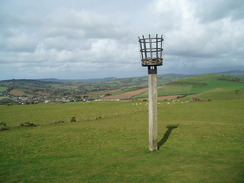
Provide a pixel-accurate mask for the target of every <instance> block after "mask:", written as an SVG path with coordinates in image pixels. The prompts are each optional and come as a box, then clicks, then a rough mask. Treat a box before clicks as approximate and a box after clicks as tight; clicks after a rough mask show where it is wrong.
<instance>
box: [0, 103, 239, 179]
mask: <svg viewBox="0 0 244 183" xmlns="http://www.w3.org/2000/svg"><path fill="white" fill-rule="evenodd" d="M145 104H146V103H145V102H141V104H140V103H139V102H137V103H136V102H98V103H96V102H89V103H70V104H46V105H44V104H43V105H24V106H0V116H1V119H0V122H6V123H7V125H8V126H10V127H12V128H11V129H10V130H7V131H0V135H1V138H0V147H1V149H0V172H1V173H0V182H4V183H10V182H25V183H26V182H27V183H28V182H30V183H33V182H59V183H60V182H77V183H78V182H140V183H141V182H166V183H167V182H170V183H174V182H182V183H189V182H190V183H191V182H206V183H229V182H244V172H243V171H244V166H243V164H244V159H243V157H244V156H243V155H244V154H243V150H244V149H243V147H244V146H243V139H244V138H243V130H244V124H243V119H244V113H243V109H244V101H243V100H229V101H212V102H191V103H179V104H170V105H168V104H167V103H163V102H162V103H161V104H160V105H159V109H158V113H159V114H158V116H159V121H158V123H159V126H158V135H159V139H158V140H160V139H161V138H162V137H163V136H164V135H165V133H166V131H167V128H166V127H167V126H168V125H176V124H178V128H175V129H173V130H172V131H171V133H170V134H168V138H167V139H166V140H167V141H166V142H165V143H164V144H163V145H162V146H161V147H160V149H159V150H158V151H155V152H149V150H148V121H147V107H146V106H145ZM72 116H76V118H78V119H79V122H76V123H70V122H69V121H70V118H71V117H72ZM96 116H103V118H99V119H97V120H96ZM87 118H89V120H86V119H87ZM56 120H64V121H65V123H62V124H50V123H53V122H54V121H56ZM25 121H30V122H33V123H36V124H39V125H40V126H37V127H25V128H17V127H16V126H18V125H19V124H20V122H25Z"/></svg>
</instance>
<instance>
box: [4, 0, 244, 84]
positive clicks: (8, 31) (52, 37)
mask: <svg viewBox="0 0 244 183" xmlns="http://www.w3.org/2000/svg"><path fill="white" fill-rule="evenodd" d="M149 34H150V35H151V36H155V35H156V34H158V35H163V36H164V51H163V59H164V61H163V66H160V67H158V74H166V73H178V74H203V73H214V72H223V71H230V70H244V0H117V1H115V0H35V1H33V0H0V80H6V79H40V78H57V79H90V78H104V77H118V78H125V77H135V76H145V75H147V68H146V67H142V66H141V61H140V52H139V43H138V36H142V35H145V37H147V36H148V35H149Z"/></svg>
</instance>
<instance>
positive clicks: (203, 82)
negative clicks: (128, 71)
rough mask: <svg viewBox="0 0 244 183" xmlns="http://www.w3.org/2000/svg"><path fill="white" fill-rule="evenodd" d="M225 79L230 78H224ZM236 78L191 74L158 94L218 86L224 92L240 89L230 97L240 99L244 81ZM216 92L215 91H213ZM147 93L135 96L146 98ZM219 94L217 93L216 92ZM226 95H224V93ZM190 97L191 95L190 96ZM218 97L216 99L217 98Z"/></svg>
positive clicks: (197, 91)
mask: <svg viewBox="0 0 244 183" xmlns="http://www.w3.org/2000/svg"><path fill="white" fill-rule="evenodd" d="M223 79H229V81H228V80H223ZM231 79H234V77H232V76H222V75H219V74H209V75H198V76H191V77H187V78H183V79H180V80H179V81H177V83H175V84H169V85H165V86H162V87H161V88H159V89H158V96H168V95H192V94H198V93H202V92H207V91H211V90H215V89H217V88H218V93H221V90H222V89H223V92H224V93H226V90H229V91H230V90H231V92H232V93H234V92H235V91H236V90H240V92H242V93H240V92H239V93H237V95H238V96H236V97H232V98H229V99H239V98H242V99H243V98H244V96H243V89H244V83H243V82H236V81H230V80H231ZM213 92H215V91H213ZM147 95H148V94H147V93H143V94H140V95H136V96H134V97H133V98H145V97H147ZM214 95H217V94H214ZM230 95H231V94H230ZM223 96H224V95H223ZM188 98H189V97H188ZM217 98H218V99H220V100H224V99H227V98H228V96H227V98H220V97H217ZM217 98H216V99H217ZM210 99H215V98H214V97H210Z"/></svg>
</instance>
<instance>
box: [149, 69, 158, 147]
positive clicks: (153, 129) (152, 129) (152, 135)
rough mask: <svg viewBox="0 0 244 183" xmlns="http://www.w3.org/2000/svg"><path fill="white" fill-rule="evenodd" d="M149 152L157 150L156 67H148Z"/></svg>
mask: <svg viewBox="0 0 244 183" xmlns="http://www.w3.org/2000/svg"><path fill="white" fill-rule="evenodd" d="M148 112H149V150H150V151H155V150H157V149H158V147H157V142H158V124H157V123H158V122H157V121H158V120H157V115H158V112H157V66H149V67H148Z"/></svg>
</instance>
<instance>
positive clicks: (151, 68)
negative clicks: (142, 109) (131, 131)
mask: <svg viewBox="0 0 244 183" xmlns="http://www.w3.org/2000/svg"><path fill="white" fill-rule="evenodd" d="M138 38H139V44H140V52H141V64H142V66H143V67H148V112H149V115H148V116H149V150H150V151H155V150H157V149H158V144H157V143H158V112H157V110H158V109H157V104H158V102H157V66H162V65H163V57H162V52H163V41H164V38H163V35H161V37H158V35H157V34H156V37H151V36H150V34H149V36H148V38H145V37H144V36H142V38H140V37H138Z"/></svg>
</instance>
